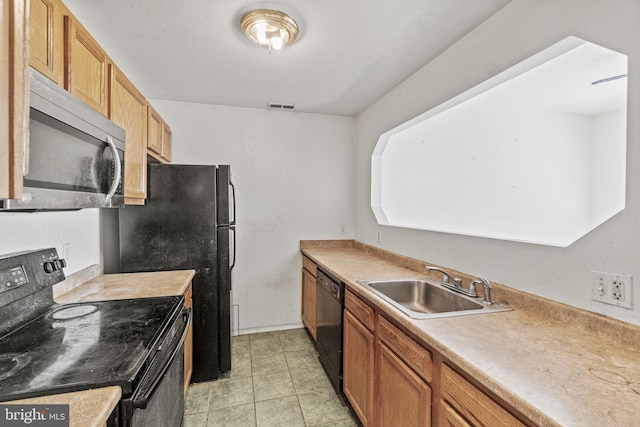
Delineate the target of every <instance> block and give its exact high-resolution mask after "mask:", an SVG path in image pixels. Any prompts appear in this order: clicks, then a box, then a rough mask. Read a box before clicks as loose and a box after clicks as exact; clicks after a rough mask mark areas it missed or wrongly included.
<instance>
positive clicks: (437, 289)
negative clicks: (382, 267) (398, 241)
mask: <svg viewBox="0 0 640 427" xmlns="http://www.w3.org/2000/svg"><path fill="white" fill-rule="evenodd" d="M358 282H359V283H360V284H362V285H364V286H366V287H368V288H369V289H371V290H372V291H373V292H374V293H375V294H376V295H378V296H379V297H381V298H382V299H384V300H385V301H387V302H389V303H390V304H391V305H393V306H394V307H396V308H397V309H399V310H400V311H402V312H403V313H405V314H406V315H408V316H410V317H412V318H415V319H431V318H438V317H451V316H464V315H468V314H482V313H495V312H500V311H510V310H513V309H512V308H511V307H508V306H505V305H502V304H499V303H493V304H484V303H483V302H482V300H481V299H476V298H471V297H467V296H464V295H461V294H458V293H456V292H453V291H450V290H448V289H445V288H443V287H442V285H441V284H440V283H438V282H437V281H434V280H428V279H393V280H359V281H358Z"/></svg>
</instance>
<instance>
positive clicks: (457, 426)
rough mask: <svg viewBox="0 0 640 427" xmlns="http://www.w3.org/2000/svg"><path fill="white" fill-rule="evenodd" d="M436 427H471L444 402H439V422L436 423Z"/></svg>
mask: <svg viewBox="0 0 640 427" xmlns="http://www.w3.org/2000/svg"><path fill="white" fill-rule="evenodd" d="M438 427H472V426H471V424H469V423H468V422H467V421H466V420H465V419H464V418H462V415H460V414H458V413H457V412H456V410H455V409H453V408H452V407H451V406H450V405H449V404H448V403H447V402H445V401H444V400H441V401H440V420H439V421H438Z"/></svg>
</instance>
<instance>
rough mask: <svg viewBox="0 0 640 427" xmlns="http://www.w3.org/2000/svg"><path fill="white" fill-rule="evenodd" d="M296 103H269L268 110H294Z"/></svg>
mask: <svg viewBox="0 0 640 427" xmlns="http://www.w3.org/2000/svg"><path fill="white" fill-rule="evenodd" d="M294 108H295V105H293V104H272V103H268V104H267V110H269V111H271V110H282V111H293V109H294Z"/></svg>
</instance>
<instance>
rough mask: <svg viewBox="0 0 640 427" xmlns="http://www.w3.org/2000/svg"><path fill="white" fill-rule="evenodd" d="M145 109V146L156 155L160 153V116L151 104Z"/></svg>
mask: <svg viewBox="0 0 640 427" xmlns="http://www.w3.org/2000/svg"><path fill="white" fill-rule="evenodd" d="M147 111H148V113H147V120H148V133H147V148H148V149H149V150H150V151H153V152H154V153H156V154H158V155H162V117H160V114H158V112H157V111H156V110H154V109H153V107H152V106H151V105H149V106H148V107H147Z"/></svg>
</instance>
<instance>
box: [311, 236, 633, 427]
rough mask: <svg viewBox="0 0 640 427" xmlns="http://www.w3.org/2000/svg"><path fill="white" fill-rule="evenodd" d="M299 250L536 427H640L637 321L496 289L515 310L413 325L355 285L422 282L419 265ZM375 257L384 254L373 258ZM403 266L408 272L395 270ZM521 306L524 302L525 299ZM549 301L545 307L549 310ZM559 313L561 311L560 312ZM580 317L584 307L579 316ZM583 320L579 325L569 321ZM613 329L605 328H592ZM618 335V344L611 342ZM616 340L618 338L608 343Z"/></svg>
mask: <svg viewBox="0 0 640 427" xmlns="http://www.w3.org/2000/svg"><path fill="white" fill-rule="evenodd" d="M301 247H302V252H303V253H304V254H305V255H307V256H308V257H309V258H311V259H312V260H314V261H315V262H316V263H318V264H319V265H321V266H323V267H325V268H326V269H327V270H328V271H329V272H330V273H333V274H334V275H336V276H337V277H338V278H339V279H340V280H342V281H344V282H345V283H346V285H347V287H348V288H349V289H351V290H352V291H353V292H354V293H356V294H358V295H360V296H362V297H364V298H366V299H367V300H368V301H370V302H371V303H373V305H375V306H377V307H378V308H382V309H383V310H384V311H385V312H386V313H387V314H388V315H389V317H390V318H392V319H394V320H395V321H397V322H398V323H399V324H401V325H403V326H404V327H405V328H406V329H407V330H409V331H410V332H411V333H413V334H414V335H415V336H417V337H418V338H420V339H422V340H423V341H424V343H425V344H426V345H428V346H430V347H431V348H433V349H434V350H435V351H437V352H439V353H441V354H442V355H443V356H444V357H445V358H446V359H448V360H449V361H451V362H452V363H453V364H455V365H456V366H458V367H459V368H460V369H462V370H463V371H465V372H467V373H468V374H469V375H471V376H472V377H474V378H475V379H476V380H477V381H478V382H479V383H480V384H482V385H483V386H485V387H486V388H487V389H489V390H490V391H492V392H493V393H494V394H495V395H496V396H498V397H499V398H501V399H502V400H504V401H505V402H506V403H507V404H509V405H511V406H513V407H514V408H516V409H517V410H519V411H520V412H521V413H522V414H523V415H524V416H526V417H527V418H529V419H530V420H531V421H532V422H534V423H536V424H538V425H541V426H581V427H586V426H597V427H602V426H625V427H628V426H632V425H640V424H639V423H640V350H639V348H640V346H639V345H638V341H639V340H638V339H637V338H638V336H639V334H638V331H639V330H640V328H637V327H636V326H634V325H630V324H625V323H623V322H618V321H614V320H611V319H608V318H604V316H599V315H597V314H592V315H593V316H592V317H593V318H592V319H591V318H590V315H589V314H588V312H586V313H587V314H585V313H580V314H579V315H576V314H575V313H572V310H578V309H571V308H568V306H565V307H562V308H559V307H558V306H560V305H561V304H558V303H554V302H552V301H548V303H546V302H545V301H547V300H543V299H542V298H539V297H534V298H533V299H537V300H538V301H537V302H536V303H534V304H532V303H531V302H530V300H531V298H529V297H531V296H530V295H529V297H527V296H526V295H528V294H524V293H522V294H524V295H525V296H524V297H523V301H516V300H517V299H518V298H519V297H518V296H517V295H518V294H519V293H520V292H518V291H515V292H514V291H508V290H506V289H504V292H502V290H501V288H502V287H501V286H500V285H497V286H496V285H494V290H495V291H496V292H494V299H496V298H495V295H498V297H499V298H498V299H502V297H504V296H505V295H508V296H509V297H510V298H507V299H506V300H507V301H508V302H509V303H511V304H512V305H513V306H514V307H515V310H514V311H510V312H502V313H493V314H481V315H470V316H460V317H450V318H441V319H428V320H416V319H411V318H409V317H407V316H405V315H404V314H403V313H401V312H400V311H398V310H397V309H395V308H393V307H392V306H391V305H390V304H388V303H387V302H385V301H384V300H382V299H381V298H379V297H378V296H376V295H375V294H373V293H372V292H371V291H369V290H368V289H367V288H365V287H364V286H362V285H360V284H358V283H357V280H363V279H382V278H409V277H425V274H423V273H420V272H419V271H421V269H422V268H423V267H424V265H426V264H425V263H424V262H420V261H417V260H412V259H409V258H406V257H402V256H397V258H394V256H393V255H392V256H389V253H384V251H380V252H382V254H381V253H378V252H376V250H375V248H371V247H369V246H366V245H363V244H358V243H357V242H356V244H355V245H351V246H348V247H339V246H335V245H333V246H332V245H331V244H330V243H325V244H322V243H319V242H316V247H314V245H313V243H312V242H309V243H308V244H307V243H305V242H301ZM381 255H382V257H380V256H381ZM400 265H404V266H405V267H401V266H400ZM524 300H527V301H524ZM547 304H548V306H547ZM563 310H564V311H566V312H564V311H563ZM580 311H582V312H584V310H580ZM584 318H590V320H589V321H585V322H584V323H587V324H586V325H582V324H581V325H577V324H576V323H575V322H572V321H575V320H576V319H584ZM609 325H611V327H612V332H611V333H610V334H608V335H609V336H610V337H611V338H612V339H607V338H606V337H604V336H606V335H607V333H606V332H604V333H603V332H602V331H600V333H594V332H592V331H590V330H589V328H591V329H593V330H597V329H598V328H599V329H602V327H603V326H605V327H607V326H609ZM618 337H624V339H620V340H618V339H617V338H618ZM614 339H616V340H615V341H614Z"/></svg>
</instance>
